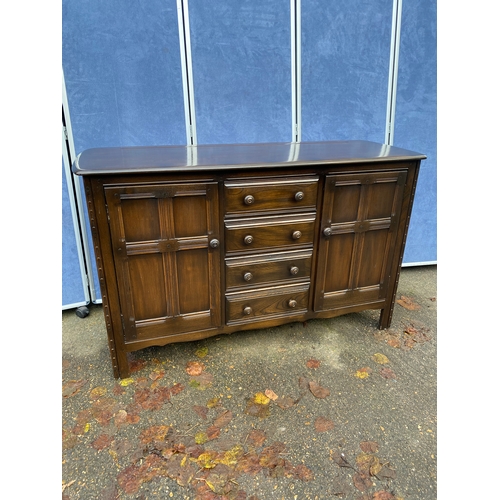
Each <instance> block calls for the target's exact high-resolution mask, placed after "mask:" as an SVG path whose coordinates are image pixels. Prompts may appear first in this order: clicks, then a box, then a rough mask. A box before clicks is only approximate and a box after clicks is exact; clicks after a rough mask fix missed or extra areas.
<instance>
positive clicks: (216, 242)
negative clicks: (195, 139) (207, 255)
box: [210, 238, 219, 248]
mask: <svg viewBox="0 0 500 500" xmlns="http://www.w3.org/2000/svg"><path fill="white" fill-rule="evenodd" d="M210 246H211V247H212V248H219V240H217V239H215V238H214V239H213V240H210Z"/></svg>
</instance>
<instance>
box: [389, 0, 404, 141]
mask: <svg viewBox="0 0 500 500" xmlns="http://www.w3.org/2000/svg"><path fill="white" fill-rule="evenodd" d="M402 11H403V0H393V4H392V33H391V55H390V59H389V79H388V80H389V81H388V85H387V113H386V120H385V143H386V144H389V145H391V146H392V145H393V144H394V120H395V118H396V93H397V88H398V63H399V45H400V41H401V13H402Z"/></svg>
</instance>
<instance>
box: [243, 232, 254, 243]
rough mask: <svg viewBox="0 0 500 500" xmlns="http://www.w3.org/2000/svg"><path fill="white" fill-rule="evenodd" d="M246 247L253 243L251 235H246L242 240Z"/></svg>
mask: <svg viewBox="0 0 500 500" xmlns="http://www.w3.org/2000/svg"><path fill="white" fill-rule="evenodd" d="M243 241H244V242H245V243H246V244H247V245H250V244H251V243H253V236H252V235H251V234H247V235H246V236H245V238H244V240H243Z"/></svg>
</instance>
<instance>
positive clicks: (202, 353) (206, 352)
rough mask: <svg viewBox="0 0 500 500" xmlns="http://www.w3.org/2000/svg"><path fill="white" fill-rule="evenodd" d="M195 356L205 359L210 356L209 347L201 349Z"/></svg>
mask: <svg viewBox="0 0 500 500" xmlns="http://www.w3.org/2000/svg"><path fill="white" fill-rule="evenodd" d="M194 354H195V355H196V356H197V357H198V358H204V357H205V356H206V355H207V354H208V347H200V348H199V349H197V351H196V352H195V353H194Z"/></svg>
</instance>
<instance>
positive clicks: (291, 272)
mask: <svg viewBox="0 0 500 500" xmlns="http://www.w3.org/2000/svg"><path fill="white" fill-rule="evenodd" d="M290 274H291V275H292V276H295V275H296V274H299V268H298V267H297V266H292V267H291V268H290Z"/></svg>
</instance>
